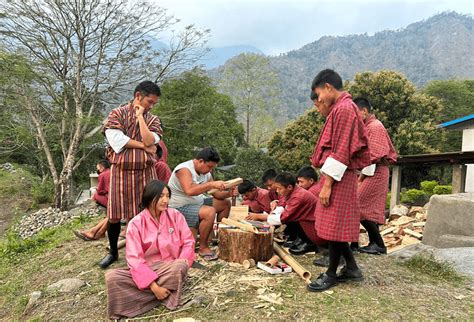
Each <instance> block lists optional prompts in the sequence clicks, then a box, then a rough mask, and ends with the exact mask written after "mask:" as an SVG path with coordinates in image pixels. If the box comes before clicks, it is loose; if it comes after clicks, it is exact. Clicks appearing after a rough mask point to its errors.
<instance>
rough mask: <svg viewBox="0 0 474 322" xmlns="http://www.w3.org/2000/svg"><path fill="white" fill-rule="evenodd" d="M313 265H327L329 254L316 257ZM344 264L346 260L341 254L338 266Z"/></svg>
mask: <svg viewBox="0 0 474 322" xmlns="http://www.w3.org/2000/svg"><path fill="white" fill-rule="evenodd" d="M313 265H316V266H321V267H329V255H325V256H323V257H320V258H317V259H315V260H314V261H313ZM341 265H346V260H345V259H344V256H341V259H340V260H339V266H341Z"/></svg>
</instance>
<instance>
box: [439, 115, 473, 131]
mask: <svg viewBox="0 0 474 322" xmlns="http://www.w3.org/2000/svg"><path fill="white" fill-rule="evenodd" d="M465 122H468V123H472V122H474V114H470V115H466V116H464V117H461V118H458V119H455V120H451V121H448V122H444V123H442V124H440V125H438V128H447V129H449V128H453V129H454V128H459V127H462V126H463V125H464V124H461V123H465ZM466 125H468V124H466Z"/></svg>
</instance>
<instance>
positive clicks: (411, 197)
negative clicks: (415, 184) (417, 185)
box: [401, 189, 429, 205]
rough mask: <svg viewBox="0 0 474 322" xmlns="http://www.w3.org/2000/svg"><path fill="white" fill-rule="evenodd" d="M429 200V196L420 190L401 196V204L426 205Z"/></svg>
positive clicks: (412, 190)
mask: <svg viewBox="0 0 474 322" xmlns="http://www.w3.org/2000/svg"><path fill="white" fill-rule="evenodd" d="M428 200H429V195H428V194H426V193H425V192H424V191H421V190H418V189H410V190H407V191H406V192H403V193H402V194H401V202H403V203H407V204H416V205H424V204H425V203H427V202H428Z"/></svg>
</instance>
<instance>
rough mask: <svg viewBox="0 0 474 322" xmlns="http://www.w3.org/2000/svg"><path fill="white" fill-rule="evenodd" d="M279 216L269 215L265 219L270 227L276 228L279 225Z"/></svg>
mask: <svg viewBox="0 0 474 322" xmlns="http://www.w3.org/2000/svg"><path fill="white" fill-rule="evenodd" d="M280 216H281V214H275V213H273V214H270V215H268V217H267V222H268V223H269V224H270V225H272V226H278V225H281V220H280Z"/></svg>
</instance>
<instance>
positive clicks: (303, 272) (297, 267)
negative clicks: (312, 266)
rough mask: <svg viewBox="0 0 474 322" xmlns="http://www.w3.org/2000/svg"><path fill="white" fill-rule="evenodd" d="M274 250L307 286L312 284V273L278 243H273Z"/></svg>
mask: <svg viewBox="0 0 474 322" xmlns="http://www.w3.org/2000/svg"><path fill="white" fill-rule="evenodd" d="M273 249H274V250H275V253H277V255H278V256H280V257H281V258H282V259H283V260H284V261H285V262H286V263H287V264H288V265H290V266H291V268H292V269H293V270H294V271H295V272H296V274H298V275H299V276H300V277H301V278H302V279H303V280H304V281H305V282H306V284H309V283H311V273H310V272H309V271H308V270H306V269H305V268H304V267H303V266H301V265H300V263H298V262H297V261H296V260H295V259H294V258H293V257H292V256H291V255H290V254H288V252H287V251H286V250H284V249H283V248H281V246H280V245H278V244H277V243H273Z"/></svg>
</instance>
